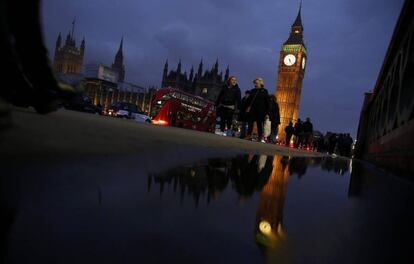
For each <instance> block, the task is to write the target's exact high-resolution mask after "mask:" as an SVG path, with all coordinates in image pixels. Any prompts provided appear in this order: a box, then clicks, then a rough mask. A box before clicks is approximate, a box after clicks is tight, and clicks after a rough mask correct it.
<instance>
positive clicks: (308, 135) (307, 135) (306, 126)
mask: <svg viewBox="0 0 414 264" xmlns="http://www.w3.org/2000/svg"><path fill="white" fill-rule="evenodd" d="M302 129H303V144H304V145H305V146H307V147H308V146H309V145H310V144H311V143H312V135H313V124H312V122H311V121H310V118H309V117H308V118H306V121H305V122H304V123H303V125H302Z"/></svg>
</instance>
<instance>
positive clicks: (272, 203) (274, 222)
mask: <svg viewBox="0 0 414 264" xmlns="http://www.w3.org/2000/svg"><path fill="white" fill-rule="evenodd" d="M288 162H289V158H287V157H280V156H275V157H274V158H273V170H272V174H271V176H270V178H269V180H268V182H267V183H266V185H265V186H264V187H263V189H262V192H261V194H260V201H259V206H258V208H257V213H256V229H255V232H256V242H257V243H258V244H259V245H261V246H264V247H266V248H275V247H277V246H278V244H280V241H281V240H283V238H284V236H285V234H284V232H283V226H282V218H283V204H284V201H285V194H286V190H287V183H288V177H289V166H288Z"/></svg>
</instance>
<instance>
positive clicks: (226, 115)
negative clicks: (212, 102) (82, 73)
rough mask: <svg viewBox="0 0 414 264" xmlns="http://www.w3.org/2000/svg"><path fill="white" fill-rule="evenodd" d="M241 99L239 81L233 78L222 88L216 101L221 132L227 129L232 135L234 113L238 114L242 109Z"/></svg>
mask: <svg viewBox="0 0 414 264" xmlns="http://www.w3.org/2000/svg"><path fill="white" fill-rule="evenodd" d="M240 97H241V95H240V88H239V86H238V84H237V79H236V77H234V76H231V77H230V78H229V79H228V80H227V81H226V83H225V84H224V86H223V87H222V89H221V91H220V94H219V96H218V98H217V101H216V107H217V109H218V116H219V117H220V130H221V132H224V131H226V127H227V131H228V132H230V133H231V130H232V124H233V117H234V113H235V112H238V111H239V108H240V101H241V98H240Z"/></svg>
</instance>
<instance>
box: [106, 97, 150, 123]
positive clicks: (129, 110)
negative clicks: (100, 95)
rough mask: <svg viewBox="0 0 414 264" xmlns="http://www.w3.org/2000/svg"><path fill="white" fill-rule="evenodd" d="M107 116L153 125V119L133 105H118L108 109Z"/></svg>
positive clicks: (124, 103) (122, 103) (123, 103)
mask: <svg viewBox="0 0 414 264" xmlns="http://www.w3.org/2000/svg"><path fill="white" fill-rule="evenodd" d="M105 114H106V115H109V116H113V117H118V118H124V119H134V120H136V121H137V122H147V123H151V118H150V117H149V116H148V115H146V114H145V113H144V112H143V111H141V110H140V109H139V108H138V106H137V105H135V104H133V103H126V102H121V103H116V104H114V105H112V106H110V107H109V108H108V109H106V111H105Z"/></svg>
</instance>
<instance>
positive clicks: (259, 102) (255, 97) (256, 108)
mask: <svg viewBox="0 0 414 264" xmlns="http://www.w3.org/2000/svg"><path fill="white" fill-rule="evenodd" d="M253 84H254V89H252V90H251V95H250V96H249V98H248V100H247V101H248V107H247V109H246V112H247V113H249V129H248V133H247V136H246V139H252V133H253V124H254V123H256V126H257V134H258V140H262V139H263V122H264V120H265V116H266V115H267V114H268V113H269V93H268V92H267V90H266V89H265V88H264V82H263V79H262V78H257V79H255V80H254V81H253Z"/></svg>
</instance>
